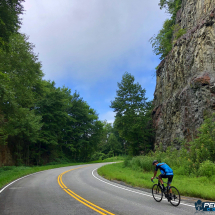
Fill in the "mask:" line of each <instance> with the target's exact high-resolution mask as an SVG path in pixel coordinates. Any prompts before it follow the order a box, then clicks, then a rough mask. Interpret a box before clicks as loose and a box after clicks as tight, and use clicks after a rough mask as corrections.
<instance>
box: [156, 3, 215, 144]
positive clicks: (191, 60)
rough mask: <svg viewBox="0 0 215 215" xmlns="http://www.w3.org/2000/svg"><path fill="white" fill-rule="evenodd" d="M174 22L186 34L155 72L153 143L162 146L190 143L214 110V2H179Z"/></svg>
mask: <svg viewBox="0 0 215 215" xmlns="http://www.w3.org/2000/svg"><path fill="white" fill-rule="evenodd" d="M176 22H177V23H179V24H180V25H181V27H182V28H186V29H187V33H186V34H185V35H183V36H182V37H181V38H179V39H178V40H177V42H176V43H175V45H174V48H173V49H172V51H171V53H169V55H168V56H167V57H166V58H165V60H163V61H162V62H161V63H160V66H159V68H158V70H157V72H156V73H157V83H156V89H155V93H154V105H155V109H154V111H153V121H154V126H155V128H156V139H155V144H159V143H160V142H162V143H163V145H164V147H165V146H167V145H170V143H171V142H177V141H176V139H177V138H185V139H187V140H188V141H190V140H192V139H193V138H194V137H195V136H196V133H197V128H199V127H200V125H201V124H202V122H203V121H204V116H205V115H209V114H211V113H212V112H213V111H214V110H215V24H214V23H215V0H183V3H182V8H181V10H180V11H179V12H178V14H177V18H176ZM178 147H179V145H178Z"/></svg>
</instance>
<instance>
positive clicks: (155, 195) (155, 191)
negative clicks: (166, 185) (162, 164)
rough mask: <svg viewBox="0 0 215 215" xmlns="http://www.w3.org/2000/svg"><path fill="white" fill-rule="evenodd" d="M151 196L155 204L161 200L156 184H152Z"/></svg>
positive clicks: (160, 192)
mask: <svg viewBox="0 0 215 215" xmlns="http://www.w3.org/2000/svg"><path fill="white" fill-rule="evenodd" d="M152 196H153V198H154V200H155V201H156V202H160V201H161V200H162V198H163V193H162V191H161V188H160V186H158V185H157V184H154V185H153V187H152Z"/></svg>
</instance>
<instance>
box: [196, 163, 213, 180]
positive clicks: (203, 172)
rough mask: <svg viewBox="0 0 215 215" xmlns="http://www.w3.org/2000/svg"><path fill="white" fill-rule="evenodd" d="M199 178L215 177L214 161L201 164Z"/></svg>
mask: <svg viewBox="0 0 215 215" xmlns="http://www.w3.org/2000/svg"><path fill="white" fill-rule="evenodd" d="M198 174H199V176H207V177H211V176H213V175H215V164H214V163H213V162H212V161H209V160H206V161H204V162H203V163H201V164H200V167H199V171H198Z"/></svg>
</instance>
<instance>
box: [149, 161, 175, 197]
mask: <svg viewBox="0 0 215 215" xmlns="http://www.w3.org/2000/svg"><path fill="white" fill-rule="evenodd" d="M152 165H154V166H155V172H154V177H152V178H151V180H153V179H154V178H155V176H156V175H157V171H158V169H159V170H160V172H161V174H160V175H159V176H158V179H159V181H160V183H161V184H162V188H163V190H162V191H163V192H164V191H165V187H164V184H163V180H162V178H168V183H167V184H168V186H170V185H171V183H172V179H173V170H172V169H171V168H170V167H169V166H168V165H167V164H166V163H158V161H157V160H154V161H153V163H152ZM170 193H171V190H170Z"/></svg>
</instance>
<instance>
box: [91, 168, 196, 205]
mask: <svg viewBox="0 0 215 215" xmlns="http://www.w3.org/2000/svg"><path fill="white" fill-rule="evenodd" d="M97 169H98V168H96V169H94V170H93V171H92V175H93V177H94V178H96V179H97V180H99V181H102V182H103V183H106V184H109V185H111V186H113V187H117V188H120V189H122V190H127V191H129V192H132V193H137V194H140V195H144V196H148V197H151V198H153V196H150V195H147V194H145V193H140V192H136V191H133V190H130V189H127V188H124V187H120V186H117V185H115V184H112V183H108V182H106V181H103V180H101V179H100V178H97V177H96V176H95V175H94V171H96V170H97ZM163 200H166V199H163ZM166 201H167V200H166ZM180 204H182V205H186V206H189V207H193V208H194V207H195V206H193V205H188V204H184V203H180Z"/></svg>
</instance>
